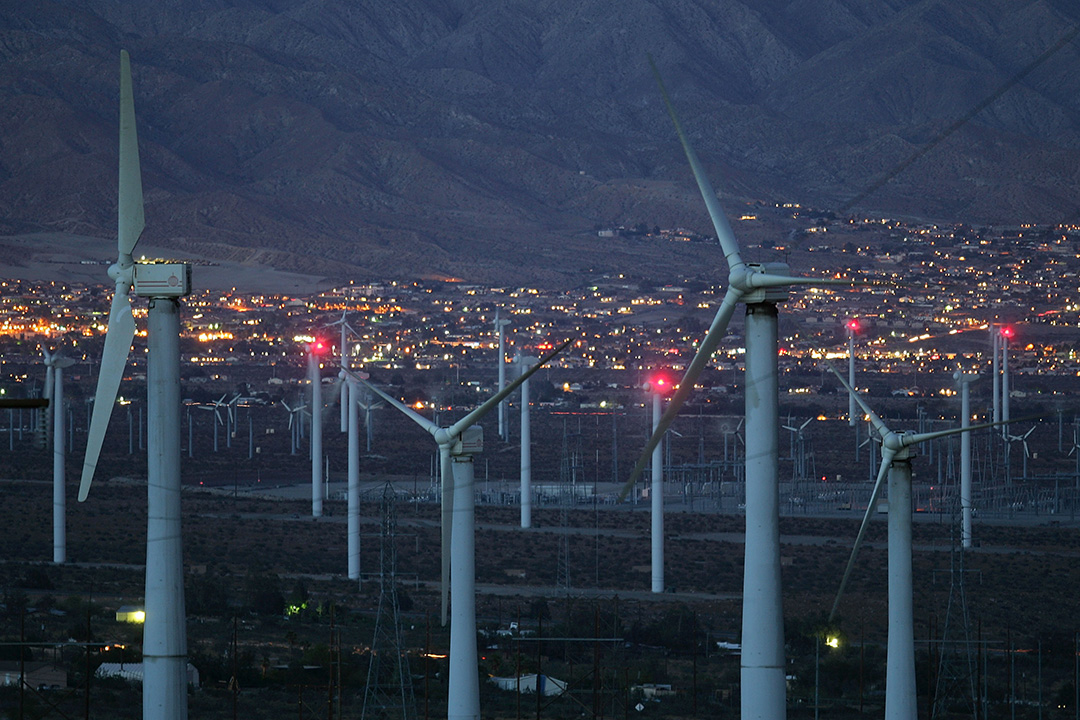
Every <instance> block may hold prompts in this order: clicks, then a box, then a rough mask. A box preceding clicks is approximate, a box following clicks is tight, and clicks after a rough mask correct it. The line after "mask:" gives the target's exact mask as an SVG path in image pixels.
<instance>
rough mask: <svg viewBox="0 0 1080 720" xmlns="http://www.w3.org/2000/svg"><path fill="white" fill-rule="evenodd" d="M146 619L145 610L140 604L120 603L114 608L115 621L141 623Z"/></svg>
mask: <svg viewBox="0 0 1080 720" xmlns="http://www.w3.org/2000/svg"><path fill="white" fill-rule="evenodd" d="M145 619H146V612H144V611H143V609H142V606H141V605H121V606H120V607H119V608H117V610H116V622H126V623H141V622H143V621H144V620H145Z"/></svg>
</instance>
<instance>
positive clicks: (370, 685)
mask: <svg viewBox="0 0 1080 720" xmlns="http://www.w3.org/2000/svg"><path fill="white" fill-rule="evenodd" d="M396 534H397V508H396V496H395V493H394V488H393V486H391V485H390V483H387V484H386V486H385V487H384V488H383V497H382V531H381V533H380V535H379V608H378V611H377V613H376V616H375V637H374V638H373V639H372V641H371V664H370V665H369V666H368V675H367V686H366V687H365V690H364V707H363V710H362V711H361V714H360V717H361V719H362V720H368V719H369V718H372V719H377V720H383V719H385V720H390V719H393V720H416V700H415V698H414V696H413V686H412V675H411V674H410V673H409V659H408V656H407V655H406V654H405V644H404V642H403V640H402V633H401V610H400V606H399V605H398V597H397V544H396Z"/></svg>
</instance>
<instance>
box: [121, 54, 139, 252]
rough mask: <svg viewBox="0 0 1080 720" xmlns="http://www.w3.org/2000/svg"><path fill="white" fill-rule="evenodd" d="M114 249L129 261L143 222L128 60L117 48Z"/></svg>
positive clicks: (132, 95)
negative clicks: (117, 192) (117, 178)
mask: <svg viewBox="0 0 1080 720" xmlns="http://www.w3.org/2000/svg"><path fill="white" fill-rule="evenodd" d="M117 221H118V222H117V233H116V240H117V249H118V251H119V254H120V260H119V262H120V265H121V267H126V266H128V265H130V264H131V253H132V251H133V250H134V249H135V244H136V243H138V242H139V236H140V235H142V231H143V227H145V225H146V221H145V219H144V217H143V191H142V173H141V172H140V170H139V136H138V133H137V132H136V130H135V99H134V94H133V93H132V90H131V60H130V58H129V57H128V53H127V50H121V51H120V199H119V207H118V217H117Z"/></svg>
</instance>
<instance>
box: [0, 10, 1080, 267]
mask: <svg viewBox="0 0 1080 720" xmlns="http://www.w3.org/2000/svg"><path fill="white" fill-rule="evenodd" d="M1078 22H1080V6H1077V4H1076V3H1074V2H1067V1H1066V0H938V1H930V0H920V1H915V0H756V1H751V0H711V1H710V0H621V1H620V2H610V1H606V2H601V1H600V0H578V1H577V2H559V1H556V0H401V2H396V3H386V2H382V1H380V0H158V1H156V2H153V3H140V4H133V3H127V2H121V1H120V0H71V1H65V2H55V1H53V0H38V1H37V2H34V3H18V4H17V3H14V2H6V3H3V4H0V234H2V235H7V236H13V235H25V234H29V233H53V234H55V233H61V234H67V235H83V236H91V237H99V238H100V237H109V236H111V235H113V234H114V233H115V222H116V221H115V213H116V199H115V194H116V193H115V187H116V163H117V155H116V153H117V150H116V133H117V129H116V128H117V122H118V119H117V118H118V110H117V95H118V66H119V62H118V57H119V50H120V49H121V48H124V49H127V50H128V51H129V52H130V53H131V57H132V63H133V73H134V82H135V101H136V112H137V115H138V123H139V134H140V148H141V154H142V170H143V177H144V180H143V183H144V189H145V198H146V216H147V228H146V232H145V234H144V238H146V239H147V241H148V242H152V243H153V244H154V245H155V246H160V247H164V248H167V249H169V250H170V251H172V252H175V254H176V255H178V256H182V255H183V254H184V253H198V254H199V255H200V256H201V257H208V258H211V259H220V260H228V261H230V262H241V263H249V264H254V265H260V264H261V265H267V266H273V267H275V268H277V269H282V270H288V271H298V272H308V273H313V274H319V275H325V276H328V277H333V278H342V279H344V278H347V277H363V278H368V277H373V276H394V277H403V276H404V277H408V276H436V277H458V278H463V279H466V280H469V281H478V282H496V283H502V282H505V283H519V284H524V283H534V282H535V283H540V284H543V283H547V284H559V283H573V282H576V281H578V280H579V279H580V278H581V277H582V275H583V273H586V272H618V271H623V270H631V271H633V272H636V273H638V274H643V273H644V274H648V272H650V270H655V271H656V272H658V273H660V272H685V273H686V274H694V273H702V272H705V271H706V270H707V269H709V267H711V265H710V264H709V262H708V253H707V252H705V250H703V248H702V247H700V246H698V247H695V248H694V249H693V250H692V251H691V250H687V249H685V248H674V247H671V246H672V245H673V244H671V243H653V244H651V245H650V244H648V243H640V242H638V243H629V242H624V241H621V240H619V239H618V238H614V239H611V238H607V239H603V238H598V237H597V230H598V229H600V228H609V227H617V226H620V225H623V226H635V225H639V224H642V223H644V224H645V225H647V226H649V227H653V226H657V225H659V226H661V227H686V228H689V229H692V230H695V231H698V232H703V233H711V227H710V226H709V223H708V218H707V217H706V216H705V213H704V210H703V206H702V203H701V201H700V198H699V197H698V196H697V193H696V189H695V187H694V185H693V181H692V178H691V177H690V174H689V171H688V169H687V165H686V161H685V159H684V157H683V156H682V152H681V149H680V147H679V144H678V141H677V139H676V137H675V134H674V132H673V130H672V128H671V123H670V120H669V118H668V116H667V113H666V112H665V110H664V107H663V102H662V99H661V95H660V92H659V90H658V88H657V85H656V82H655V80H654V78H653V76H652V73H651V71H650V69H649V65H648V59H647V58H648V57H649V56H650V55H651V56H652V57H653V58H654V61H655V63H656V65H657V67H658V68H659V69H660V72H661V73H662V74H663V75H664V78H665V82H666V84H667V86H668V88H669V90H670V92H671V95H672V98H673V101H674V103H675V105H676V106H677V107H678V109H679V112H680V114H681V116H682V119H683V122H684V124H685V126H686V128H687V131H688V133H689V135H690V137H691V139H692V141H693V142H694V143H695V146H696V147H697V149H698V152H699V153H700V154H701V156H702V159H703V162H704V163H705V165H706V167H707V169H708V171H709V173H710V175H711V177H712V180H713V183H714V185H715V186H716V187H717V190H718V192H719V193H720V196H721V202H722V203H723V204H724V205H725V207H726V208H728V211H729V212H738V211H739V207H740V206H741V204H742V203H745V202H748V201H749V202H764V203H775V202H795V203H801V204H804V205H811V206H814V207H817V208H821V209H824V210H832V211H835V212H839V213H841V214H847V213H855V212H865V213H868V214H874V215H881V216H903V217H910V218H923V219H928V220H948V221H963V222H968V223H973V224H1020V223H1025V222H1041V223H1057V222H1077V219H1078V216H1080V212H1078V211H1080V201H1078V197H1080V195H1078V189H1080V72H1078V71H1077V68H1078V66H1080V63H1078V60H1080V44H1078V41H1077V27H1078ZM777 231H779V230H777ZM42 252H43V253H46V252H48V248H47V247H44V246H43V248H42ZM0 255H2V256H3V257H4V258H5V261H6V262H11V263H15V262H19V261H20V258H21V256H18V255H17V254H16V253H14V252H7V253H4V241H3V239H0ZM715 262H716V263H718V262H719V258H718V257H717V258H715ZM687 264H689V267H685V266H686V265H687ZM103 279H104V278H103Z"/></svg>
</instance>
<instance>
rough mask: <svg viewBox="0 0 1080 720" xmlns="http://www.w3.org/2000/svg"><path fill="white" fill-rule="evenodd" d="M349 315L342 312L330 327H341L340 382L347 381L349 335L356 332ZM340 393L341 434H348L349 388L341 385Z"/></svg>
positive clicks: (344, 311)
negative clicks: (347, 318) (348, 317)
mask: <svg viewBox="0 0 1080 720" xmlns="http://www.w3.org/2000/svg"><path fill="white" fill-rule="evenodd" d="M348 314H349V311H348V310H342V311H341V318H339V319H338V320H335V321H334V322H332V323H330V327H333V326H334V325H340V326H341V345H339V346H338V348H339V351H340V353H341V371H340V372H339V373H338V378H339V379H340V380H344V379H345V370H347V369H348V367H349V333H350V332H351V333H355V332H356V331H355V330H353V327H352V325H350V324H349V322H348V320H346V319H345V318H346V316H347V315H348ZM340 393H341V396H340V398H339V401H340V403H341V432H348V430H349V417H348V410H347V408H346V403H347V402H348V400H349V388H348V386H347V385H346V384H345V383H342V384H341V387H340Z"/></svg>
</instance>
